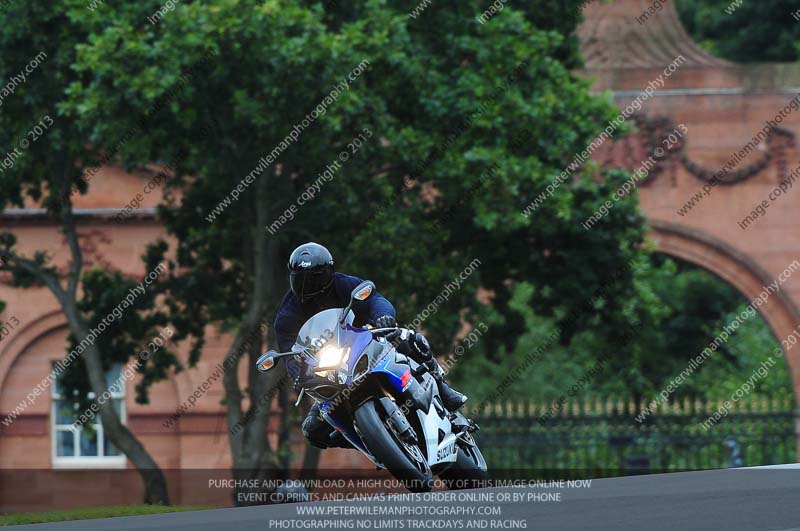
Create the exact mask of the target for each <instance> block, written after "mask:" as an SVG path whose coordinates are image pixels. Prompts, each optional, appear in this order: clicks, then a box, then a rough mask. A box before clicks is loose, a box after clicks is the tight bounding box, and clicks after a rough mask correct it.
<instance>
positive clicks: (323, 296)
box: [275, 242, 467, 448]
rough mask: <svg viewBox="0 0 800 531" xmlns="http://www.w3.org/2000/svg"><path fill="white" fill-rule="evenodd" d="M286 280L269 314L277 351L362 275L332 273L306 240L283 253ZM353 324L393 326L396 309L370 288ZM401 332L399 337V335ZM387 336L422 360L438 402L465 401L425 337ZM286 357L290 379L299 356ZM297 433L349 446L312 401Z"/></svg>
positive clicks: (320, 250) (326, 257)
mask: <svg viewBox="0 0 800 531" xmlns="http://www.w3.org/2000/svg"><path fill="white" fill-rule="evenodd" d="M288 268H289V286H290V288H291V289H290V290H289V291H288V292H287V293H286V295H285V296H284V298H283V301H282V302H281V306H280V308H279V309H278V314H277V317H276V318H275V335H276V337H277V341H278V348H279V349H280V350H281V352H288V351H289V350H291V348H292V345H293V344H294V343H295V341H296V339H297V334H298V332H299V331H300V328H301V327H302V326H303V323H305V322H306V321H307V320H308V319H309V318H310V317H311V316H313V315H315V314H317V313H319V312H321V311H323V310H327V309H330V308H344V307H345V306H347V303H348V302H349V300H350V293H351V292H352V291H353V289H355V287H356V286H358V284H360V283H361V282H362V280H361V279H360V278H358V277H353V276H350V275H345V274H343V273H337V272H336V271H335V270H334V267H333V256H332V255H331V253H330V252H329V251H328V250H327V249H326V248H325V247H323V246H322V245H319V244H318V243H314V242H309V243H305V244H303V245H301V246H299V247H298V248H296V249H295V250H294V251H293V252H292V254H291V256H290V257H289V264H288ZM352 310H353V312H354V313H355V319H354V321H353V326H355V327H359V326H364V325H365V324H371V325H372V326H374V327H375V328H391V327H395V326H397V323H396V320H395V318H396V312H395V309H394V306H392V303H390V302H389V301H388V300H387V299H386V298H385V297H383V296H382V295H381V294H380V293H377V292H373V293H372V295H371V296H370V297H369V298H368V299H367V300H365V301H362V302H360V303H358V304H354V305H353V308H352ZM401 338H404V339H401ZM387 339H389V340H392V341H394V342H395V343H396V345H395V347H396V348H397V351H398V352H401V353H403V354H406V355H408V356H410V357H412V358H413V359H414V360H415V361H417V362H418V363H421V364H423V365H424V366H425V367H426V368H427V369H428V371H429V372H430V374H431V375H432V376H433V378H434V380H435V381H436V384H437V386H438V387H439V394H440V395H441V397H442V402H443V403H444V406H445V407H446V408H447V409H448V410H450V411H456V410H457V409H458V408H459V407H461V405H462V404H463V403H464V402H466V400H467V397H466V396H464V395H463V394H461V393H459V392H457V391H455V390H453V389H452V388H450V386H448V385H447V383H446V382H445V381H444V375H443V374H442V370H441V367H439V364H438V363H437V362H436V358H434V357H433V353H432V352H431V349H430V346H429V345H428V341H427V340H426V339H425V337H424V336H423V335H422V334H418V333H408V334H398V333H393V334H391V335H388V336H387ZM285 359H286V368H287V369H288V371H289V374H291V376H292V377H293V378H295V379H297V378H298V377H299V375H300V369H301V366H300V362H299V361H297V360H296V359H294V357H288V358H285ZM302 429H303V435H305V437H306V439H308V441H309V442H310V443H311V444H312V445H314V446H317V447H320V448H329V447H334V446H338V447H349V446H350V444H349V443H348V442H347V440H346V439H345V438H344V437H342V436H341V434H340V433H339V432H338V431H336V430H333V429H332V428H331V426H330V425H329V424H328V423H327V422H325V421H324V420H323V419H322V417H321V415H320V413H319V405H318V404H316V403H315V404H314V405H313V406H312V407H311V409H310V410H309V412H308V415H307V416H306V418H305V420H304V421H303V425H302Z"/></svg>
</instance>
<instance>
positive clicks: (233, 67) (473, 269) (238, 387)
mask: <svg viewBox="0 0 800 531" xmlns="http://www.w3.org/2000/svg"><path fill="white" fill-rule="evenodd" d="M573 4H574V6H577V5H578V4H579V2H574V3H573ZM156 7H157V3H156V2H153V1H149V2H142V3H136V4H126V5H125V6H115V8H114V17H113V19H110V18H109V17H107V16H105V15H103V14H102V13H98V14H96V15H95V16H96V18H95V19H93V20H92V24H95V26H94V27H95V31H96V32H97V35H96V37H95V38H93V39H92V40H91V42H89V43H87V44H86V45H81V46H80V47H79V54H78V62H77V66H76V67H77V69H78V71H79V72H80V73H81V74H82V75H83V79H82V80H81V81H79V82H77V83H75V84H74V85H73V87H72V89H71V96H72V101H71V109H72V110H73V111H74V112H75V114H76V115H79V116H80V121H81V123H82V124H83V125H84V126H85V127H86V128H90V129H91V131H92V134H91V136H90V138H91V140H93V141H96V142H103V141H105V142H106V143H108V142H113V141H112V140H109V139H119V138H127V140H126V142H124V143H121V144H120V145H119V149H118V150H117V153H118V155H119V157H120V159H121V160H122V161H124V162H125V163H126V164H127V165H128V166H129V167H131V168H132V167H136V166H141V165H144V164H145V163H148V162H153V161H156V162H162V163H166V164H168V165H169V166H170V168H172V169H173V172H174V176H173V177H172V179H171V180H170V182H169V184H168V186H167V188H166V190H167V194H166V197H165V205H164V206H163V207H162V208H161V209H160V217H161V219H162V220H163V222H164V224H165V226H166V228H167V230H168V232H169V233H170V235H171V236H173V237H174V238H175V240H176V242H177V243H176V249H175V264H174V265H175V266H176V267H177V268H179V270H180V271H181V274H180V275H178V276H176V277H174V278H171V279H170V281H169V286H168V288H167V291H166V292H165V293H167V294H168V296H169V307H170V310H171V313H172V315H171V318H172V319H173V320H174V321H173V322H175V323H176V326H177V327H178V328H179V329H180V330H181V332H182V333H191V334H192V335H193V336H194V337H195V338H196V339H197V341H196V343H195V344H194V348H193V350H192V356H191V358H190V363H192V362H194V361H196V359H197V358H198V357H199V356H200V355H201V353H202V346H203V331H204V327H205V325H206V324H207V323H213V324H216V325H218V326H220V327H221V328H222V329H223V330H226V331H229V332H231V333H232V334H233V335H234V340H233V343H232V344H231V346H230V348H229V351H228V353H227V356H226V360H225V362H224V365H225V366H226V372H225V377H224V386H225V404H226V406H227V421H228V426H229V428H230V437H229V439H230V445H231V452H232V457H233V467H234V474H235V476H236V477H240V478H244V477H248V478H261V477H268V476H274V475H275V474H278V472H277V471H276V469H278V468H280V465H279V462H278V453H279V449H278V448H274V447H271V446H270V445H269V443H268V440H267V437H266V430H265V425H266V420H267V416H268V408H265V407H259V403H260V402H261V401H262V398H263V397H264V396H268V397H271V396H273V394H275V393H276V392H277V391H278V390H280V389H285V387H284V386H285V378H284V374H282V373H281V372H279V371H278V370H276V371H273V372H271V373H269V374H268V375H267V376H264V375H259V374H258V373H257V372H256V370H255V364H254V362H255V359H256V357H257V356H258V355H259V354H260V352H261V351H262V350H263V348H264V343H263V341H264V340H265V338H262V337H261V336H260V335H259V334H258V327H259V325H260V323H262V322H263V321H268V322H271V320H272V318H273V317H274V311H275V308H276V307H277V305H278V304H279V302H280V300H281V297H282V296H283V294H284V293H285V290H286V279H285V274H286V273H285V269H284V263H285V259H286V257H287V256H288V253H289V252H290V251H291V249H292V248H293V247H294V246H295V245H297V244H299V243H301V242H302V241H307V240H315V241H320V242H322V243H325V244H326V245H327V246H328V247H330V248H331V250H332V251H333V252H334V255H335V256H336V257H337V267H339V269H340V270H344V271H348V272H351V273H354V274H359V275H361V276H366V277H369V278H371V279H373V280H375V281H376V282H377V284H378V286H379V289H380V290H381V291H382V292H383V293H385V294H387V295H388V296H389V297H390V298H391V299H392V300H393V301H394V302H395V303H396V306H397V307H398V311H399V314H400V320H401V322H412V321H413V320H414V318H415V316H420V315H425V317H424V319H420V324H421V325H422V327H423V328H424V329H425V330H426V331H427V332H428V333H429V335H430V337H431V339H432V341H433V344H434V346H435V347H436V348H437V349H438V350H440V351H441V350H443V349H445V348H447V347H448V346H449V345H451V344H452V341H453V338H454V336H455V335H456V334H457V332H458V331H459V329H460V328H461V325H462V322H463V320H465V319H466V320H472V318H473V317H474V316H477V315H479V314H480V313H481V312H485V311H487V306H486V305H485V303H481V302H480V301H478V300H477V299H476V297H475V293H476V291H477V288H478V286H483V287H484V288H486V289H487V290H488V292H489V293H491V296H492V305H493V307H494V308H495V311H496V312H497V315H498V318H497V320H496V322H497V324H496V326H495V327H494V328H493V329H492V334H493V335H492V338H491V339H492V341H494V343H495V344H497V345H502V344H505V343H507V342H511V343H513V337H514V336H513V334H516V333H519V331H520V330H521V328H522V326H524V323H522V322H521V321H519V320H515V314H514V313H513V312H512V311H510V307H509V301H510V298H511V295H512V289H511V287H510V286H509V283H514V282H515V281H519V280H528V281H530V282H531V283H533V284H534V285H535V286H536V287H537V289H538V292H537V293H539V297H538V298H537V300H535V301H532V302H531V304H532V305H533V307H534V308H536V309H537V311H542V312H545V313H548V312H549V313H550V314H553V313H554V312H556V311H558V312H560V313H563V312H561V310H558V309H559V308H561V309H563V308H567V309H569V308H570V307H573V306H576V305H583V302H584V301H583V298H584V293H585V292H586V290H587V289H592V288H593V287H594V286H597V285H598V284H600V283H603V282H604V279H606V278H607V277H609V275H612V274H613V272H614V271H617V270H620V268H621V267H622V266H623V265H624V264H625V263H627V261H628V260H630V259H631V258H632V257H634V256H636V255H637V253H638V246H639V245H640V243H641V241H642V238H643V233H644V230H643V219H642V217H641V215H640V214H639V213H638V212H637V210H636V205H635V201H634V200H633V199H626V200H623V201H621V202H620V203H619V204H618V205H617V206H616V207H615V209H614V212H613V213H612V214H610V215H609V216H608V217H607V219H606V220H605V222H604V223H603V224H602V227H601V228H596V229H594V230H592V231H585V230H584V229H582V228H581V227H580V225H579V222H580V221H581V220H583V219H585V218H586V217H588V216H589V215H591V214H592V213H593V212H594V210H595V209H596V208H597V207H598V206H599V205H600V203H601V202H602V201H603V200H605V199H606V198H607V197H608V196H609V195H610V192H611V191H612V190H613V189H614V188H615V187H616V186H617V185H618V184H619V183H620V182H621V180H622V179H623V178H625V176H624V175H622V174H621V173H618V172H617V173H608V174H604V177H605V178H601V179H599V182H595V181H594V180H593V179H590V178H589V177H586V178H578V179H576V180H574V182H570V183H567V184H565V185H563V186H561V187H558V188H556V189H555V191H554V194H553V196H552V197H551V198H549V199H548V201H547V202H546V203H545V204H544V205H543V206H542V207H541V208H540V209H539V210H538V211H537V212H536V214H535V215H534V216H530V217H526V216H524V215H522V211H523V209H524V208H525V207H526V206H527V205H528V204H529V203H530V202H531V201H532V200H533V198H534V197H536V196H537V195H538V194H539V193H540V192H542V191H543V190H545V189H546V188H547V186H548V185H549V184H550V183H551V182H552V181H553V180H554V179H555V178H556V176H558V175H559V174H560V173H561V171H562V170H563V169H564V168H565V167H566V165H567V164H568V163H569V162H570V161H571V160H572V158H573V157H574V154H575V153H578V152H580V151H582V150H583V149H585V148H586V146H587V145H588V144H589V143H590V142H591V141H592V140H593V138H594V137H595V136H596V135H597V134H598V133H599V132H600V131H601V130H602V129H603V128H604V127H605V125H606V122H607V120H609V119H610V118H612V117H613V113H614V110H613V108H612V107H611V106H610V105H608V103H607V102H605V101H604V100H602V99H601V98H598V97H596V96H593V95H591V94H590V92H589V85H588V83H587V82H586V81H582V80H579V79H577V78H575V77H574V76H572V75H571V73H570V72H569V70H568V69H567V68H566V67H565V66H564V64H563V63H562V61H568V60H569V59H568V58H570V57H571V58H573V60H576V59H574V58H575V57H577V55H576V49H575V41H574V39H573V38H572V37H571V36H569V34H570V33H571V31H572V29H573V28H574V26H573V25H569V26H567V27H565V22H564V19H563V17H562V18H558V17H556V16H554V17H547V16H545V15H544V14H542V11H541V10H540V9H537V8H536V7H537V6H532V7H530V6H529V7H525V8H523V10H519V9H516V8H514V7H513V6H510V5H509V6H506V8H505V9H504V10H503V12H502V14H501V15H498V16H495V17H493V18H492V19H491V20H490V21H489V22H488V23H486V24H479V23H477V22H476V21H475V20H474V19H475V16H477V15H478V14H480V13H482V12H483V11H484V10H485V7H486V6H485V5H484V3H483V2H478V1H476V0H470V1H466V2H459V3H458V4H456V5H447V6H445V5H443V4H436V3H434V4H432V5H430V6H429V7H428V8H427V9H426V10H425V12H424V14H423V15H422V16H420V17H418V18H417V19H411V18H410V17H409V16H408V12H407V6H405V5H403V6H401V5H400V3H396V2H364V1H355V2H347V3H343V2H342V3H326V4H324V5H323V4H322V3H320V2H312V1H304V2H288V1H283V0H268V1H267V2H256V1H251V0H240V1H234V0H218V1H213V2H202V3H200V2H198V3H182V4H180V5H178V6H176V7H175V9H174V10H173V11H170V12H169V13H168V14H167V15H166V16H164V17H163V18H161V19H159V20H158V22H157V24H153V25H147V24H143V23H142V22H141V21H143V20H144V19H145V18H146V16H147V15H149V14H150V13H152V11H153V10H154V9H155V8H156ZM539 7H541V6H539ZM551 28H558V30H555V29H551ZM111 65H124V66H111ZM154 108H156V109H157V112H156V113H155V114H157V120H156V119H150V121H149V122H148V125H147V129H146V134H140V135H126V131H129V130H130V129H131V127H132V124H133V123H135V122H136V120H137V117H141V116H145V115H146V116H148V117H149V118H153V117H154V116H155V114H152V113H150V112H148V110H149V109H154ZM304 120H305V121H306V123H304ZM298 124H299V125H298ZM592 176H593V177H598V176H599V175H594V174H593V175H592ZM304 194H305V195H304ZM161 249H162V251H163V250H164V249H165V247H164V246H163V245H162V246H161ZM469 264H472V266H469ZM468 268H469V269H470V274H468V275H466V274H465V271H466V270H467V269H468ZM459 275H461V276H459ZM454 279H455V280H458V282H457V283H458V284H459V289H456V290H451V291H449V292H448V295H447V297H446V300H445V297H443V296H442V293H443V290H444V289H445V285H446V284H447V283H451V282H453V281H454ZM631 279H632V276H631V275H630V274H627V273H624V274H623V275H621V278H620V281H619V282H617V283H615V284H614V286H613V287H612V288H610V289H609V290H608V292H607V294H606V296H607V298H608V300H609V302H608V304H607V305H606V307H605V308H603V309H602V311H595V310H592V311H591V312H590V314H591V317H592V319H589V320H588V321H590V322H591V324H592V326H593V327H594V328H593V329H595V330H608V329H609V328H613V327H614V326H616V325H618V324H619V323H621V322H622V321H623V316H622V312H621V309H622V306H623V304H622V303H621V302H619V301H622V300H625V295H626V294H627V293H629V292H630V290H631ZM437 301H438V302H437ZM432 302H437V307H436V309H435V311H428V312H427V313H425V314H421V313H420V312H422V311H423V310H424V309H425V308H428V307H429V306H430V304H431V303H432ZM572 332H574V330H573V331H570V332H569V333H567V334H565V338H564V341H568V339H569V336H570V335H571V333H572ZM254 334H255V335H256V336H257V337H258V340H257V341H254V342H252V343H251V344H250V346H249V347H248V348H244V349H243V348H242V346H243V345H245V343H246V338H249V337H253V335H254ZM242 361H244V362H245V363H246V364H247V368H248V370H247V382H246V386H243V384H242V383H241V382H240V380H239V375H238V367H239V364H240V363H241V362H242ZM498 361H500V360H498ZM243 387H244V389H243ZM283 392H285V391H283ZM243 421H244V422H243Z"/></svg>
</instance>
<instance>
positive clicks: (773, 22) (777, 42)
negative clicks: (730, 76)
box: [677, 0, 800, 63]
mask: <svg viewBox="0 0 800 531" xmlns="http://www.w3.org/2000/svg"><path fill="white" fill-rule="evenodd" d="M677 8H678V14H679V15H680V18H681V21H682V22H683V24H684V26H685V27H686V30H687V31H688V32H689V34H690V35H691V36H692V38H694V40H695V41H697V42H698V43H700V45H701V46H702V47H703V48H705V49H706V50H708V51H709V52H711V53H713V54H715V55H718V56H720V57H724V58H725V59H729V60H731V61H738V62H742V63H751V62H794V61H797V59H798V57H800V26H798V23H797V20H798V17H800V14H797V3H796V2H792V1H791V0H762V1H760V2H740V3H739V4H738V5H737V4H736V2H732V1H730V0H681V1H679V2H678V3H677Z"/></svg>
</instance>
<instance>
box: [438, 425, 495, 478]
mask: <svg viewBox="0 0 800 531" xmlns="http://www.w3.org/2000/svg"><path fill="white" fill-rule="evenodd" d="M465 438H466V439H467V440H466V441H458V456H457V457H456V461H455V463H453V464H452V465H450V466H449V467H448V468H447V469H446V470H443V471H441V472H440V473H439V478H440V479H441V480H442V481H443V482H444V483H445V485H447V488H448V489H450V490H457V489H476V488H481V487H486V486H487V485H486V477H487V474H486V468H487V467H486V460H485V459H484V458H483V454H482V453H481V450H480V448H478V445H477V444H476V443H475V439H473V438H472V435H466V436H465Z"/></svg>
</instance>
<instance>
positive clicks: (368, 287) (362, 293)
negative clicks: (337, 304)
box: [350, 280, 375, 301]
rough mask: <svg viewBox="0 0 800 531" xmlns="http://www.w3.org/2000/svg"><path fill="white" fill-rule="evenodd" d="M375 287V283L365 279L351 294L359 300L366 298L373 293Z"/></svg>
mask: <svg viewBox="0 0 800 531" xmlns="http://www.w3.org/2000/svg"><path fill="white" fill-rule="evenodd" d="M374 289H375V284H373V283H372V282H371V281H369V280H365V281H364V282H362V283H361V284H359V285H358V286H356V289H354V290H353V293H351V294H350V296H351V297H352V298H353V299H354V300H357V301H363V300H366V299H367V298H368V297H369V296H370V295H372V292H373V290H374Z"/></svg>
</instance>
